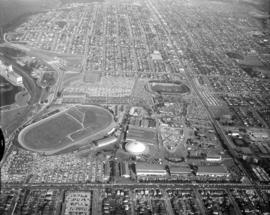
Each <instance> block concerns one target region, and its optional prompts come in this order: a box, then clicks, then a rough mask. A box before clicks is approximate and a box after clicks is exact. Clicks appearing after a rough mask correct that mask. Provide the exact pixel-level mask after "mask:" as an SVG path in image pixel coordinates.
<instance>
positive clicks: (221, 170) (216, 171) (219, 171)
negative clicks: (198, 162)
mask: <svg viewBox="0 0 270 215" xmlns="http://www.w3.org/2000/svg"><path fill="white" fill-rule="evenodd" d="M197 176H212V177H224V176H226V177H228V176H230V173H229V172H228V171H227V169H226V168H225V167H224V166H221V165H218V166H200V167H199V168H198V171H197Z"/></svg>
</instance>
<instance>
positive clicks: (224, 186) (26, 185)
mask: <svg viewBox="0 0 270 215" xmlns="http://www.w3.org/2000/svg"><path fill="white" fill-rule="evenodd" d="M1 187H2V188H29V189H34V188H44V189H53V188H54V189H73V188H75V189H79V190H80V189H105V188H113V189H120V188H129V189H136V188H137V189H139V188H161V189H177V188H179V189H195V188H196V189H205V188H209V189H233V188H238V189H255V187H254V185H252V184H236V183H221V184H218V183H216V184H215V183H213V184H209V183H156V182H155V183H137V184H134V183H133V184H120V183H119V184H116V183H113V184H105V183H91V184H90V183H89V184H84V183H46V184H43V183H38V184H33V183H23V184H21V183H19V184H6V183H3V184H1ZM259 187H260V189H268V190H269V189H270V185H259Z"/></svg>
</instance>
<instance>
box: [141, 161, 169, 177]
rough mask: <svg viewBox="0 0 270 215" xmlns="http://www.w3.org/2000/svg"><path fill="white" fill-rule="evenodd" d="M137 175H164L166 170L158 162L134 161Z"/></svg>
mask: <svg viewBox="0 0 270 215" xmlns="http://www.w3.org/2000/svg"><path fill="white" fill-rule="evenodd" d="M136 174H137V176H139V177H140V176H166V175H167V171H166V170H165V168H164V166H162V165H159V164H149V163H145V162H137V163H136Z"/></svg>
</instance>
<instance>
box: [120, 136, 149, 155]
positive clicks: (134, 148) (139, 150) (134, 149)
mask: <svg viewBox="0 0 270 215" xmlns="http://www.w3.org/2000/svg"><path fill="white" fill-rule="evenodd" d="M125 150H126V151H127V152H129V153H130V154H133V155H136V156H138V155H142V154H146V153H147V152H148V146H147V145H146V144H144V143H142V142H139V141H136V140H134V141H129V142H127V143H126V145H125Z"/></svg>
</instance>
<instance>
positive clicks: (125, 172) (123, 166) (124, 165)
mask: <svg viewBox="0 0 270 215" xmlns="http://www.w3.org/2000/svg"><path fill="white" fill-rule="evenodd" d="M119 165H120V174H121V176H122V177H124V178H130V171H129V166H128V162H121V163H120V164H119Z"/></svg>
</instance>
